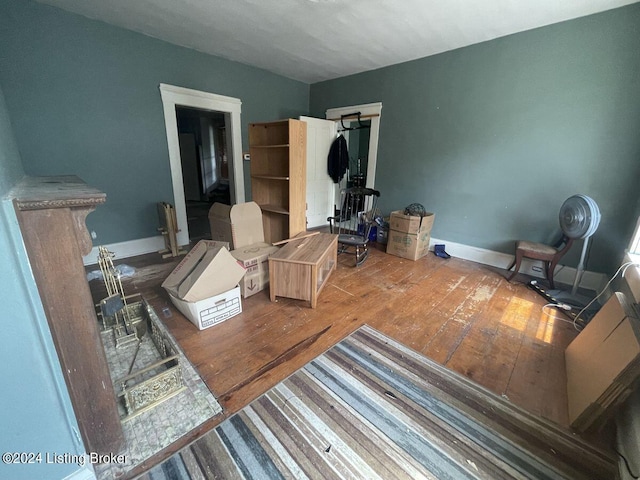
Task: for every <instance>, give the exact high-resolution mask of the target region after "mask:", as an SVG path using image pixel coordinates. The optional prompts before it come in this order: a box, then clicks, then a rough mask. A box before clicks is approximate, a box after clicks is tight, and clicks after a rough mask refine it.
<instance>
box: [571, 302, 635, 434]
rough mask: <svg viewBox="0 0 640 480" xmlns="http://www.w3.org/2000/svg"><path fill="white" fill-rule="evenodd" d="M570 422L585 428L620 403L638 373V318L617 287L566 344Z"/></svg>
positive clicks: (581, 429)
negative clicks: (567, 344) (576, 334)
mask: <svg viewBox="0 0 640 480" xmlns="http://www.w3.org/2000/svg"><path fill="white" fill-rule="evenodd" d="M565 364H566V368H567V397H568V405H569V421H570V423H571V426H572V427H574V428H576V429H578V430H580V431H584V430H586V429H588V428H589V427H590V426H591V425H592V424H594V423H595V422H599V421H600V420H601V419H600V417H603V418H604V419H606V416H608V415H609V414H610V413H611V412H610V411H611V407H612V406H615V405H619V404H620V403H621V402H622V401H624V399H625V398H626V396H627V395H628V394H629V393H630V388H631V386H632V384H633V383H634V382H635V381H636V380H637V378H638V376H639V375H640V320H639V319H638V318H637V316H636V313H635V311H633V309H632V308H631V307H630V305H629V304H628V302H627V301H626V298H625V296H624V295H623V294H622V293H620V292H615V293H614V295H612V296H611V298H610V299H609V300H608V301H607V302H606V303H605V305H604V306H603V307H602V308H601V309H600V311H599V312H598V313H597V314H596V315H595V316H594V317H593V319H591V321H590V322H589V323H588V324H587V326H586V327H585V328H584V329H583V330H582V331H581V332H580V333H579V334H578V336H577V337H576V338H575V339H574V340H573V341H572V342H571V343H570V344H569V346H568V347H567V349H566V350H565Z"/></svg>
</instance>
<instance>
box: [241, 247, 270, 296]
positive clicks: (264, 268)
mask: <svg viewBox="0 0 640 480" xmlns="http://www.w3.org/2000/svg"><path fill="white" fill-rule="evenodd" d="M278 250H279V248H278V247H276V246H273V245H271V244H269V243H264V242H262V243H254V244H252V245H247V246H245V247H241V248H238V249H236V250H233V251H232V252H231V255H233V257H234V258H235V259H236V260H238V262H239V263H240V265H242V266H243V267H244V268H245V270H246V274H245V276H244V277H242V280H241V281H240V292H241V295H242V296H243V297H244V298H247V297H250V296H251V295H255V294H256V293H258V292H260V291H262V290H264V289H265V288H266V287H267V285H268V284H269V256H270V255H272V254H273V253H275V252H277V251H278Z"/></svg>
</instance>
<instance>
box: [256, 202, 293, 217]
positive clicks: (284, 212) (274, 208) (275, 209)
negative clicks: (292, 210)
mask: <svg viewBox="0 0 640 480" xmlns="http://www.w3.org/2000/svg"><path fill="white" fill-rule="evenodd" d="M260 208H261V209H262V210H263V211H265V212H272V213H279V214H281V215H289V210H287V209H286V208H284V207H281V206H280V205H270V204H265V205H260Z"/></svg>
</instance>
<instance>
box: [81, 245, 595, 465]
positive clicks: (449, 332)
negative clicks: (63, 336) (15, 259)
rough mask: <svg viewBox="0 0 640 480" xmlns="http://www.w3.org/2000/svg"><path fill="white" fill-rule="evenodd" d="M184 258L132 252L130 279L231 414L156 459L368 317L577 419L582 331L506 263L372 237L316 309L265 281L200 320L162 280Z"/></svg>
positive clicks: (441, 358)
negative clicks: (406, 255) (398, 252)
mask: <svg viewBox="0 0 640 480" xmlns="http://www.w3.org/2000/svg"><path fill="white" fill-rule="evenodd" d="M179 260H180V258H178V259H169V260H162V259H161V258H160V256H159V255H147V256H143V257H136V258H132V259H126V260H124V261H123V262H121V263H126V264H128V265H131V266H133V267H135V268H136V275H135V276H134V277H133V278H131V279H125V281H124V282H123V285H124V290H125V292H126V294H127V295H131V294H134V293H141V294H142V295H143V296H144V297H145V298H146V299H147V301H148V302H149V303H150V304H151V305H152V306H153V307H154V308H155V309H156V312H158V315H159V316H160V318H161V319H162V320H163V321H164V322H165V324H166V326H167V327H168V329H169V330H170V331H171V333H172V334H173V335H174V337H175V338H176V339H177V341H178V343H179V344H180V346H181V347H182V349H183V350H184V352H185V354H186V356H187V358H188V359H189V360H190V361H191V362H192V363H193V365H194V366H195V367H196V369H197V370H198V372H199V373H200V374H201V376H202V378H203V379H204V381H205V382H206V383H207V385H208V386H209V388H210V389H211V391H212V392H213V393H214V395H215V396H216V397H217V398H218V400H219V401H220V403H221V404H222V406H223V408H224V411H225V413H224V415H223V416H221V417H220V418H216V419H214V420H213V421H211V422H209V423H208V424H206V425H204V426H202V427H201V428H199V429H197V430H196V431H194V432H192V433H191V434H190V435H188V436H187V437H185V438H184V439H183V441H181V442H179V443H178V444H176V445H174V446H172V448H171V449H170V450H168V451H166V452H163V454H161V455H159V456H158V457H156V458H154V459H152V460H151V461H150V462H149V465H147V466H150V464H152V463H155V462H157V461H159V460H161V459H162V458H163V457H166V456H168V455H169V454H171V453H173V452H174V451H176V450H177V449H178V448H180V447H181V446H184V445H186V444H188V443H189V442H190V441H192V440H194V439H195V438H197V436H199V435H201V434H202V433H204V432H205V431H207V430H208V429H210V428H213V427H214V426H215V425H216V424H217V423H219V422H220V421H222V420H223V419H224V418H226V417H228V416H229V415H231V414H233V413H235V412H237V411H238V410H240V409H241V408H242V407H244V406H245V405H247V404H248V403H250V402H251V401H252V400H254V399H255V398H257V397H258V396H260V395H261V394H262V393H264V392H265V391H266V390H268V389H269V388H270V387H272V386H274V385H275V384H277V383H278V382H280V381H281V380H283V379H284V378H286V377H288V376H289V375H291V374H292V373H293V372H295V371H296V370H297V369H299V368H300V367H302V366H303V365H305V364H306V363H307V362H309V361H310V360H311V359H313V358H314V357H316V356H318V355H319V354H321V353H322V352H324V351H325V350H327V349H329V348H330V347H331V346H333V345H334V344H335V343H337V342H338V341H340V340H341V339H342V338H344V337H345V336H347V335H349V334H350V333H351V332H353V331H354V330H355V329H357V328H358V327H359V326H361V325H363V324H368V325H370V326H371V327H373V328H375V329H377V330H379V331H381V332H383V333H385V334H386V335H388V336H390V337H392V338H394V339H396V340H398V341H400V342H401V343H403V344H405V345H407V346H409V347H411V348H413V349H414V350H416V351H418V352H421V353H423V354H425V355H426V356H428V357H429V358H431V359H433V360H435V361H437V362H439V363H440V364H442V365H444V366H446V367H448V368H450V369H452V370H454V371H456V372H459V373H461V374H463V375H465V376H467V377H469V378H471V379H473V380H474V381H476V382H477V383H479V384H480V385H482V386H484V387H486V388H487V389H489V390H491V391H493V392H495V393H497V394H499V395H502V396H503V397H504V398H507V399H509V400H510V401H511V402H513V403H514V404H516V405H518V406H520V407H523V408H525V409H526V410H528V411H530V412H532V413H535V414H537V415H539V416H541V417H544V418H546V419H548V420H551V421H553V422H556V423H558V424H560V425H563V426H567V425H568V419H567V397H566V375H565V366H564V349H565V348H566V346H567V345H568V344H569V343H570V342H571V340H572V339H573V338H575V336H576V335H577V333H578V332H577V331H576V330H575V329H574V327H573V325H572V324H570V323H568V322H567V321H566V318H565V317H564V316H562V314H560V313H556V312H555V311H554V310H553V309H549V308H544V309H543V306H544V305H545V303H546V302H545V300H544V299H543V298H542V297H541V296H540V295H538V294H537V293H535V292H534V291H533V290H531V289H529V288H527V287H526V285H524V284H523V283H518V282H517V281H514V282H513V283H509V282H507V281H506V280H505V278H504V275H505V272H504V271H503V270H500V269H496V268H492V267H487V266H484V265H480V264H476V263H473V262H469V261H465V260H460V259H456V258H451V259H448V260H444V259H441V258H439V257H436V256H435V255H432V254H429V255H428V256H427V257H424V258H422V259H420V260H418V261H415V262H413V261H409V260H405V259H401V258H398V257H394V256H391V255H387V254H385V253H384V252H383V251H382V250H380V249H375V248H374V249H373V250H372V251H371V254H370V256H369V258H368V259H367V261H366V262H365V263H364V264H363V265H362V266H360V267H358V268H355V267H354V266H353V257H352V256H346V255H341V256H339V257H338V266H337V269H336V271H335V272H333V274H332V275H331V277H330V278H329V280H328V283H327V285H326V286H325V288H324V290H323V291H322V292H321V294H320V297H319V299H318V306H317V308H316V309H311V308H309V306H308V303H305V302H302V301H298V300H288V299H281V298H278V301H276V302H273V303H272V302H270V301H269V294H268V290H266V291H262V292H260V293H258V294H257V295H254V296H252V297H249V298H248V299H243V303H242V308H243V312H242V313H241V314H240V315H238V316H236V317H233V318H232V319H230V320H228V321H226V322H224V323H222V324H219V325H216V326H214V327H211V328H209V329H207V330H203V331H198V330H197V329H196V327H195V326H194V325H193V324H191V323H190V322H189V321H188V320H186V319H185V318H184V317H183V316H182V315H181V314H180V312H179V311H178V310H177V309H176V308H175V307H174V306H173V304H171V302H170V300H169V298H168V296H167V294H166V293H165V291H164V290H163V289H162V288H161V287H160V284H161V283H162V281H163V280H164V278H165V277H166V276H167V275H168V274H169V273H170V272H171V270H172V269H173V267H174V265H175V264H176V263H177V262H178V261H179ZM116 263H117V262H116ZM516 279H517V277H516ZM99 283H100V282H99V281H93V282H91V284H92V289H93V292H94V297H96V299H99V298H101V295H102V294H103V292H101V291H100V285H99ZM162 312H168V315H165V314H163V313H162ZM223 417H224V418H223ZM594 441H598V436H596V437H595V438H594ZM598 443H600V442H598Z"/></svg>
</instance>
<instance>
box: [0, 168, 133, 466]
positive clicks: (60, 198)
mask: <svg viewBox="0 0 640 480" xmlns="http://www.w3.org/2000/svg"><path fill="white" fill-rule="evenodd" d="M12 195H13V197H14V205H15V208H16V213H17V216H18V222H19V224H20V229H21V231H22V237H23V239H24V243H25V246H26V249H27V254H28V256H29V261H30V263H31V269H32V271H33V275H34V277H35V280H36V284H37V286H38V291H39V293H40V298H41V299H42V304H43V306H44V311H45V314H46V316H47V320H48V322H49V328H50V329H51V334H52V336H53V341H54V343H55V346H56V350H57V352H58V357H59V359H60V364H61V366H62V372H63V374H64V378H65V381H66V383H67V388H68V390H69V395H70V397H71V402H72V404H73V408H74V411H75V414H76V417H77V419H78V424H79V427H80V432H81V434H82V438H83V440H84V443H85V447H86V449H87V451H88V452H96V453H102V454H107V453H117V452H118V451H119V450H120V448H121V447H122V445H123V444H124V435H123V432H122V425H121V423H120V417H119V415H118V410H117V404H116V396H115V392H114V389H113V384H112V382H111V377H110V375H109V367H108V364H107V359H106V356H105V353H104V348H103V346H102V341H101V339H100V332H99V324H98V320H97V318H96V312H95V308H94V304H93V300H92V298H91V293H90V291H89V284H88V282H87V279H86V274H85V269H84V265H83V261H82V257H83V256H85V255H87V254H88V253H89V252H90V251H91V248H92V242H91V237H90V235H89V232H88V231H87V228H86V225H85V219H86V216H87V215H88V214H89V213H90V212H91V211H93V210H94V209H95V208H96V206H97V205H100V204H102V203H104V202H105V200H106V195H105V194H104V193H102V192H100V191H98V190H96V189H94V188H91V187H88V186H87V185H86V184H85V183H84V182H83V181H82V180H80V179H79V178H78V177H74V176H64V177H27V178H25V179H24V180H23V181H22V182H21V183H20V184H19V185H17V186H16V188H15V189H14V190H13V191H12Z"/></svg>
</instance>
